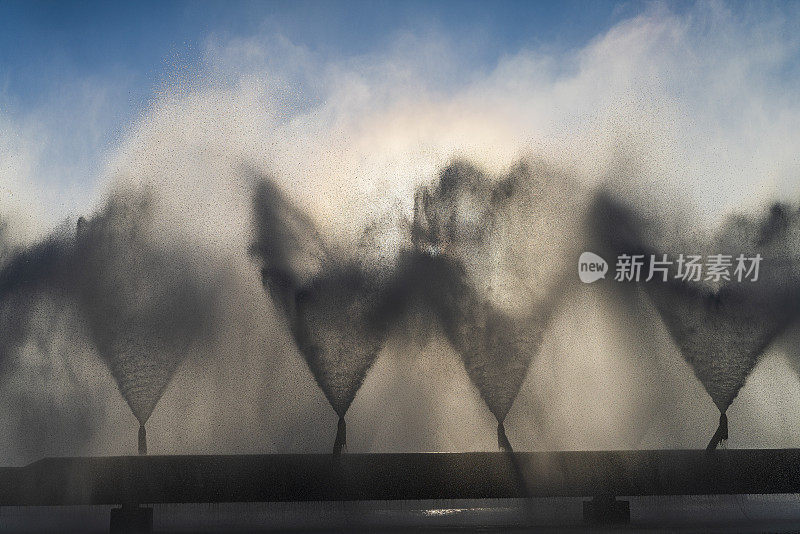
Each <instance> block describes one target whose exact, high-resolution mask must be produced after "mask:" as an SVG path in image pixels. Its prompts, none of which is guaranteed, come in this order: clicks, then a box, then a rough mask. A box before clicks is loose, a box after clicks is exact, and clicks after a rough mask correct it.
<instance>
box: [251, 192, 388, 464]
mask: <svg viewBox="0 0 800 534" xmlns="http://www.w3.org/2000/svg"><path fill="white" fill-rule="evenodd" d="M254 214H255V226H256V232H257V237H256V240H255V242H254V243H253V245H252V247H251V254H253V255H254V256H256V257H257V258H258V259H259V260H260V261H261V264H262V268H261V277H262V282H263V284H264V287H265V288H266V289H267V290H268V292H269V294H270V295H271V296H272V298H273V300H274V301H275V303H276V304H277V307H278V308H279V310H280V311H281V312H282V313H283V315H284V317H285V318H286V321H287V323H288V326H289V329H290V330H291V333H292V335H293V337H294V340H295V342H296V344H297V348H298V349H299V351H300V353H301V354H302V356H303V358H305V361H306V363H307V364H308V368H309V369H310V370H311V373H312V375H313V376H314V379H315V380H316V382H317V384H318V385H319V387H320V388H321V389H322V391H323V392H324V393H325V396H326V397H327V399H328V402H330V404H331V406H332V407H333V409H334V411H335V412H336V413H337V415H338V416H339V423H338V428H337V434H336V440H335V442H334V454H339V453H341V452H342V449H343V448H344V447H345V445H346V426H345V419H344V417H345V414H346V413H347V410H348V408H349V407H350V404H351V403H352V402H353V399H354V398H355V396H356V393H357V392H358V389H359V388H360V387H361V384H362V382H363V381H364V378H365V377H366V375H367V372H368V371H369V369H370V367H372V364H373V363H374V361H375V359H376V358H377V356H378V353H379V352H380V350H381V348H382V347H383V344H384V341H385V338H386V335H387V328H388V324H389V320H388V317H387V316H386V312H387V308H386V307H385V306H384V304H383V303H384V301H385V298H386V288H387V287H388V286H387V284H386V283H385V279H384V277H383V276H382V273H380V272H377V271H375V270H373V269H370V268H368V267H367V266H365V265H364V264H363V263H361V262H359V261H358V260H357V258H355V257H354V256H351V255H348V254H347V253H346V252H345V251H344V250H339V249H335V248H334V247H331V246H329V245H328V244H326V243H324V242H323V239H322V237H321V236H320V234H319V233H318V232H317V230H316V228H315V227H314V225H313V223H312V222H311V221H310V219H309V218H308V217H306V216H305V214H303V213H302V212H301V211H300V210H299V209H297V208H296V207H295V206H294V205H292V203H291V202H290V201H289V200H288V199H287V198H286V197H285V196H284V195H283V193H282V192H281V191H280V189H279V188H278V187H277V186H276V185H275V184H274V183H273V182H272V181H271V180H269V179H267V178H262V179H261V180H259V182H258V185H257V187H256V192H255V195H254ZM383 274H385V273H383Z"/></svg>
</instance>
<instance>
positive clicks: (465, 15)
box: [0, 0, 680, 116]
mask: <svg viewBox="0 0 800 534" xmlns="http://www.w3.org/2000/svg"><path fill="white" fill-rule="evenodd" d="M641 7H642V5H641V4H638V3H629V2H626V3H615V2H603V1H593V0H584V1H566V2H512V1H509V2H504V3H500V4H497V5H494V4H491V3H487V2H469V1H466V2H391V1H375V2H348V3H335V2H308V1H305V2H303V1H301V2H213V1H202V2H128V3H122V2H38V1H25V2H4V3H2V4H0V90H1V91H2V97H3V100H2V102H3V103H4V104H5V107H6V108H7V109H10V110H12V111H13V110H24V109H25V108H26V107H29V106H34V105H37V104H41V103H42V102H43V101H47V100H51V99H55V98H59V97H60V96H61V97H63V94H64V90H65V89H64V84H69V83H70V79H71V78H74V79H86V78H92V77H96V78H102V79H108V78H109V77H110V78H116V79H118V80H119V81H120V86H121V87H120V91H119V94H116V95H114V98H115V101H116V104H117V105H118V106H122V108H123V109H125V110H127V111H128V112H127V113H122V115H123V116H129V115H130V114H131V113H135V111H136V110H137V109H139V108H140V107H141V106H142V105H144V104H146V102H147V101H148V99H149V98H150V96H151V94H152V92H153V90H154V88H155V87H157V86H158V84H159V81H160V80H161V77H162V76H163V73H164V71H165V70H167V68H168V66H169V65H170V64H171V63H173V62H175V61H178V62H181V63H182V64H189V65H191V64H193V63H195V62H197V61H199V59H200V56H201V50H202V47H203V43H204V42H205V41H206V39H208V38H209V37H210V36H216V37H219V38H230V37H232V36H237V35H253V34H257V33H279V34H281V35H283V36H284V37H286V38H288V39H289V40H290V41H291V42H293V43H296V44H300V45H302V46H305V47H307V48H308V49H310V50H311V51H313V52H314V53H316V54H318V55H319V56H320V57H323V58H346V57H349V56H357V55H361V54H365V53H370V52H374V51H376V50H381V49H382V48H384V47H386V46H387V44H388V43H390V42H391V41H392V40H393V39H394V38H395V37H396V36H397V35H398V34H401V33H403V32H414V33H431V32H436V33H437V34H439V35H443V36H445V37H446V38H447V39H448V40H450V41H451V42H452V43H453V44H454V46H456V47H459V45H460V44H462V43H463V44H464V45H467V46H464V47H463V50H469V51H470V56H471V57H470V58H468V60H469V61H470V62H471V63H472V65H473V66H477V65H485V66H486V67H491V66H492V65H493V64H494V63H495V62H496V61H497V60H498V58H500V57H502V56H503V55H506V54H511V53H515V52H517V51H518V50H520V49H522V48H528V47H531V48H542V47H544V48H549V49H564V48H573V47H578V46H582V45H584V44H585V43H586V42H588V41H589V40H590V39H591V38H592V37H594V36H596V35H598V34H599V33H601V32H603V31H604V30H606V29H607V28H609V27H610V26H612V25H613V24H614V23H615V22H617V21H618V20H620V19H621V18H623V17H628V16H631V15H632V14H634V13H635V12H636V11H637V10H638V9H640V8H641ZM676 7H680V6H676ZM121 111H122V110H121Z"/></svg>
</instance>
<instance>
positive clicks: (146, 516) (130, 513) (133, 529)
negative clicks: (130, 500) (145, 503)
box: [109, 504, 153, 534]
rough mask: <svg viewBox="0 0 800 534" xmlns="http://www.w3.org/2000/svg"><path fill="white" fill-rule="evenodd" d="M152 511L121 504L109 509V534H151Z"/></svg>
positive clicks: (136, 505) (134, 505) (133, 505)
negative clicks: (118, 506) (119, 506)
mask: <svg viewBox="0 0 800 534" xmlns="http://www.w3.org/2000/svg"><path fill="white" fill-rule="evenodd" d="M152 532H153V509H152V508H144V507H141V506H139V505H138V504H123V505H122V507H121V508H112V509H111V525H110V528H109V533H110V534H152Z"/></svg>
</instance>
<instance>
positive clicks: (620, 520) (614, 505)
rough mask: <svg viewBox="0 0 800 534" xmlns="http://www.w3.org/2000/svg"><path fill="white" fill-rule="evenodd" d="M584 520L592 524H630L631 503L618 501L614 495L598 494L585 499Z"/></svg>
mask: <svg viewBox="0 0 800 534" xmlns="http://www.w3.org/2000/svg"><path fill="white" fill-rule="evenodd" d="M583 522H584V523H588V524H590V525H613V524H628V523H630V522H631V503H630V502H629V501H618V500H617V498H616V497H614V496H613V495H598V496H596V497H595V498H593V499H592V500H591V501H583Z"/></svg>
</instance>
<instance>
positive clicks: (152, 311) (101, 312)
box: [0, 194, 217, 454]
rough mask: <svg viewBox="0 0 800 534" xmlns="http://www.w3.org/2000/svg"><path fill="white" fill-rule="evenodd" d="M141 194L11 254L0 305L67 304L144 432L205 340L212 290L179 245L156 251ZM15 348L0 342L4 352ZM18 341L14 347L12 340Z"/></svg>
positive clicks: (1, 279) (117, 199) (117, 198)
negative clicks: (177, 373) (171, 385)
mask: <svg viewBox="0 0 800 534" xmlns="http://www.w3.org/2000/svg"><path fill="white" fill-rule="evenodd" d="M151 202H152V199H151V198H149V196H148V195H135V194H130V195H127V194H117V195H114V196H112V197H111V199H110V200H109V201H108V203H107V205H106V206H105V208H104V210H103V211H102V212H100V213H99V214H98V215H97V216H96V217H94V218H92V219H90V220H86V219H84V218H81V219H79V221H78V225H77V232H76V233H72V232H69V233H67V232H64V231H61V232H57V233H56V234H54V235H52V236H50V237H49V238H47V239H45V240H44V241H42V242H41V243H38V244H35V245H33V246H31V247H29V248H27V249H22V250H18V251H16V252H15V253H13V254H12V256H11V258H10V260H9V261H8V262H6V264H5V266H4V267H3V269H2V272H0V302H2V303H3V304H4V305H6V304H9V303H11V305H14V306H17V307H19V308H20V309H21V310H24V309H25V307H27V306H29V305H31V303H32V302H34V301H35V300H36V299H37V298H40V297H41V296H42V295H45V294H46V295H49V296H51V297H54V298H56V299H59V300H62V301H64V302H66V303H68V305H73V306H75V308H76V309H77V310H78V311H79V313H80V315H81V316H82V318H83V319H84V321H85V324H86V326H87V328H88V332H89V335H90V338H91V340H92V341H93V343H94V345H95V347H96V349H97V350H98V352H99V354H100V356H101V358H102V359H103V361H104V362H105V364H106V365H107V367H108V369H109V370H110V372H111V375H112V376H113V377H114V379H115V381H116V383H117V386H118V388H119V391H120V393H121V394H122V396H123V397H124V398H125V400H126V401H127V403H128V405H129V406H130V409H131V411H132V412H133V414H134V416H135V417H136V419H137V420H138V421H139V425H140V428H139V437H138V443H139V453H140V454H144V453H146V450H147V444H146V435H145V430H144V426H145V423H146V422H147V420H148V419H149V417H150V415H151V413H152V412H153V409H154V408H155V406H156V404H157V403H158V400H159V399H160V398H161V396H162V395H163V393H164V390H165V389H166V387H167V385H168V384H169V382H170V380H171V379H172V376H173V375H174V373H175V371H176V370H177V368H178V366H179V365H180V363H181V361H182V360H183V359H184V358H185V357H186V355H187V353H189V352H191V351H192V349H193V348H194V347H197V346H198V344H199V343H203V342H205V341H207V340H208V338H209V336H210V335H211V334H212V332H213V329H212V328H211V325H212V321H211V314H212V310H213V308H214V305H213V302H214V301H215V299H216V298H217V295H216V290H215V289H214V287H215V284H214V283H211V281H209V280H207V279H206V278H205V277H204V276H202V275H201V274H200V273H199V271H198V269H196V266H195V265H194V264H193V262H192V261H191V260H190V257H189V255H188V253H187V252H186V251H185V250H184V249H182V248H181V246H180V245H176V244H175V243H170V244H169V245H168V246H169V248H167V246H166V245H164V244H162V243H158V242H157V241H156V239H155V236H156V235H157V234H156V233H155V231H154V230H155V228H154V226H153V220H152V216H151V215H152V214H151ZM9 341H11V342H14V341H15V339H14V338H13V337H12V338H11V339H9V338H6V339H5V340H4V343H3V350H4V352H6V351H12V350H13V349H14V348H15V347H13V346H10V345H9ZM16 341H19V340H16Z"/></svg>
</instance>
